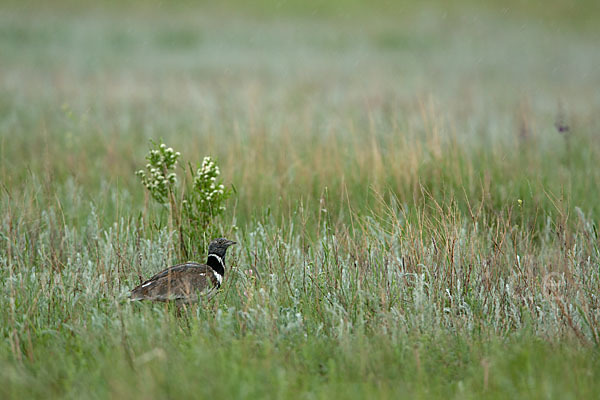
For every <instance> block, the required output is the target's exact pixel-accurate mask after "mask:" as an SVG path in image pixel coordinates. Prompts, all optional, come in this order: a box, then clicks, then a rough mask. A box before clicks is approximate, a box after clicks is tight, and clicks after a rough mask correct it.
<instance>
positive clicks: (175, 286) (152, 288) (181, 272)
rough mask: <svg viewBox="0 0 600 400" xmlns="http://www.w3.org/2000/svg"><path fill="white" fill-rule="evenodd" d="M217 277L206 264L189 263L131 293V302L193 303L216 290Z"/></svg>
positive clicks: (164, 272) (165, 273) (164, 273)
mask: <svg viewBox="0 0 600 400" xmlns="http://www.w3.org/2000/svg"><path fill="white" fill-rule="evenodd" d="M216 284H217V280H216V277H215V276H214V274H213V271H212V269H211V268H210V267H209V266H207V265H204V264H196V263H187V264H180V265H176V266H174V267H171V268H167V269H165V270H164V271H161V272H159V273H158V274H156V275H154V276H153V277H152V278H150V279H148V280H147V281H145V282H144V283H142V284H141V285H139V286H137V287H135V288H134V289H133V290H132V291H131V296H130V298H131V300H153V301H167V300H178V301H184V302H193V301H196V300H198V296H203V295H207V294H209V293H210V292H212V290H213V289H214V288H215V286H216Z"/></svg>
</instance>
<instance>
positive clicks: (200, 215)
mask: <svg viewBox="0 0 600 400" xmlns="http://www.w3.org/2000/svg"><path fill="white" fill-rule="evenodd" d="M192 175H193V184H192V190H191V191H189V192H188V196H186V198H185V199H184V201H183V209H184V213H185V214H186V215H187V217H188V219H190V220H193V221H195V222H196V226H199V227H201V228H202V229H206V227H207V226H208V224H209V222H210V221H211V219H212V218H214V217H216V216H218V215H220V214H222V213H223V211H225V201H226V200H227V199H228V198H229V196H231V190H230V189H228V188H225V185H224V184H223V181H222V179H221V178H220V175H221V171H220V170H219V166H218V165H217V163H216V161H214V160H213V159H212V158H211V157H210V156H206V157H204V160H202V164H201V165H200V166H199V167H198V169H197V170H196V171H193V170H192Z"/></svg>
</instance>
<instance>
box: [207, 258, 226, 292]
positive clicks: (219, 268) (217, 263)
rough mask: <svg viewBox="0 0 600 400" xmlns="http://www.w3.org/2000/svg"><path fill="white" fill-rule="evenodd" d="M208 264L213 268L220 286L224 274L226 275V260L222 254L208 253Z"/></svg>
mask: <svg viewBox="0 0 600 400" xmlns="http://www.w3.org/2000/svg"><path fill="white" fill-rule="evenodd" d="M206 264H207V265H208V266H209V267H211V268H212V270H213V272H214V274H215V278H216V279H217V282H219V286H220V285H221V283H222V282H223V275H225V261H224V260H223V258H221V257H220V256H218V255H216V254H214V253H211V254H209V255H208V261H207V262H206Z"/></svg>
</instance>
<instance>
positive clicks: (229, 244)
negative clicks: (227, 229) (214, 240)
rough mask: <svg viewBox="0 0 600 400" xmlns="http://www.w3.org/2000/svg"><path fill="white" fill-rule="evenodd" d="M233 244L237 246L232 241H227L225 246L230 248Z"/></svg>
mask: <svg viewBox="0 0 600 400" xmlns="http://www.w3.org/2000/svg"><path fill="white" fill-rule="evenodd" d="M234 244H237V242H234V241H233V240H229V241H227V246H232V245H234Z"/></svg>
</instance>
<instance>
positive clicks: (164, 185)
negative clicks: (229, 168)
mask: <svg viewBox="0 0 600 400" xmlns="http://www.w3.org/2000/svg"><path fill="white" fill-rule="evenodd" d="M150 143H151V148H150V150H149V152H148V154H147V155H146V160H147V161H148V163H147V164H146V168H145V169H141V170H139V171H137V172H136V175H138V176H139V177H140V179H141V181H142V184H143V185H144V187H145V188H146V189H147V190H148V192H149V193H150V195H151V196H152V198H153V199H154V200H156V201H157V202H158V203H160V204H161V205H163V206H165V207H167V208H168V212H169V213H168V217H169V220H168V223H169V226H170V227H172V228H174V229H176V230H177V231H178V232H179V239H180V249H181V252H182V253H183V254H182V255H183V256H187V247H188V246H192V247H194V244H195V243H198V242H199V239H203V238H205V236H207V235H208V237H210V236H211V235H212V234H213V233H214V232H211V231H210V230H211V224H210V222H211V221H212V220H213V218H215V217H217V216H219V215H221V214H223V212H224V211H225V202H226V200H227V199H228V198H229V197H230V196H231V193H232V191H231V190H230V189H228V188H226V187H225V185H224V184H223V181H222V179H221V177H220V175H221V171H220V170H219V166H218V165H217V163H216V161H215V160H213V159H212V158H211V157H210V156H207V157H204V160H203V161H202V164H201V165H199V166H198V168H197V169H194V168H192V166H191V164H188V165H189V166H190V173H189V174H186V173H185V170H183V169H182V170H183V172H184V173H183V174H182V179H179V178H178V176H177V173H176V171H175V170H176V167H177V163H178V160H179V158H180V153H179V152H178V151H174V150H173V149H172V148H171V147H168V146H167V145H166V144H164V143H160V144H157V143H155V142H153V141H151V142H150ZM200 242H201V240H200ZM186 243H187V246H186Z"/></svg>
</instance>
